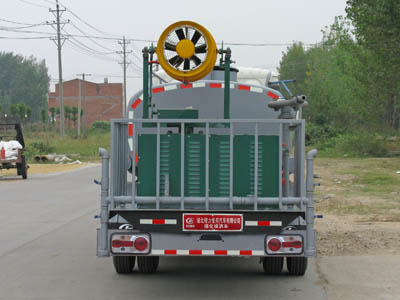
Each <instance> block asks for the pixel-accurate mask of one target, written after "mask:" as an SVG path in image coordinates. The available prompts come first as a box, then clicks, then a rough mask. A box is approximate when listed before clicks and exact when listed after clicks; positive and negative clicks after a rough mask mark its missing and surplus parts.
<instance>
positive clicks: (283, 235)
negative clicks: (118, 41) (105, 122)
mask: <svg viewBox="0 0 400 300" xmlns="http://www.w3.org/2000/svg"><path fill="white" fill-rule="evenodd" d="M211 52H212V53H214V52H215V57H214V56H213V54H212V53H211ZM154 54H157V60H154V59H153V55H154ZM217 54H219V55H220V63H219V65H217V66H215V60H216V55H217ZM231 63H232V61H231V51H230V49H229V48H227V49H223V48H221V49H218V50H217V49H216V45H215V42H214V43H213V39H212V36H211V35H210V34H209V33H208V31H207V30H206V29H205V28H204V27H202V26H200V25H199V24H196V23H193V22H189V21H184V22H178V23H175V24H172V25H171V26H170V27H168V28H167V29H166V30H165V31H164V33H163V34H162V35H161V37H160V40H159V42H158V44H157V48H156V49H154V48H153V47H150V48H145V49H144V50H143V70H144V71H143V90H141V91H139V92H138V93H136V94H135V95H134V96H133V97H132V98H131V99H130V101H129V104H128V111H127V113H126V117H125V118H123V119H118V120H112V124H111V153H110V154H109V153H108V152H107V151H106V150H104V149H100V151H99V152H100V155H101V157H102V179H101V191H102V192H101V213H100V223H101V226H100V228H99V229H98V231H97V255H98V256H100V257H108V256H112V257H113V261H114V267H115V270H116V271H117V272H118V273H130V272H132V271H133V268H134V266H135V263H136V260H137V264H138V268H139V271H141V272H143V273H154V272H156V270H157V268H158V265H159V259H160V257H164V256H226V257H228V256H240V257H250V256H256V257H259V258H260V261H262V263H263V268H264V272H265V273H267V274H278V273H280V272H281V271H282V268H283V262H284V259H286V263H287V268H288V271H289V273H290V274H293V275H304V273H305V271H306V268H307V258H308V257H312V256H315V253H316V235H315V231H314V228H313V223H314V201H313V190H314V180H313V161H314V157H315V155H316V150H312V151H310V152H309V153H308V154H307V157H306V154H305V122H304V120H302V118H301V110H302V107H303V106H305V105H306V104H307V102H306V98H305V97H304V96H299V97H291V98H290V99H286V98H284V97H283V95H282V94H281V92H280V91H279V90H278V89H273V88H271V86H276V85H277V84H279V83H277V82H275V83H271V82H268V80H267V82H266V84H265V85H252V84H248V83H241V82H238V81H237V72H238V70H237V69H234V68H231V66H230V65H231ZM154 64H161V66H162V67H163V68H164V70H165V71H166V72H167V73H168V74H169V75H170V76H171V77H172V78H175V79H177V80H178V81H173V82H166V83H162V84H159V85H156V86H152V80H151V78H153V75H154V74H152V73H153V65H154ZM210 66H211V67H210ZM280 84H281V85H282V86H283V87H286V85H285V82H280ZM306 161H307V163H306Z"/></svg>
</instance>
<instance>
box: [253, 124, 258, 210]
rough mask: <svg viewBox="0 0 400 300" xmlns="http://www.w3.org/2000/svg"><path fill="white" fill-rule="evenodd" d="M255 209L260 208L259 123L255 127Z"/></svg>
mask: <svg viewBox="0 0 400 300" xmlns="http://www.w3.org/2000/svg"><path fill="white" fill-rule="evenodd" d="M254 210H258V123H256V124H255V128H254Z"/></svg>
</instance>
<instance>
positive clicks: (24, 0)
mask: <svg viewBox="0 0 400 300" xmlns="http://www.w3.org/2000/svg"><path fill="white" fill-rule="evenodd" d="M19 1H21V2H23V3H26V4H30V5H33V6H37V7H43V8H49V7H48V6H44V5H41V4H37V3H34V2H30V1H28V0H19Z"/></svg>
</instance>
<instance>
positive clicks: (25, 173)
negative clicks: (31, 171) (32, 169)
mask: <svg viewBox="0 0 400 300" xmlns="http://www.w3.org/2000/svg"><path fill="white" fill-rule="evenodd" d="M20 173H21V174H20V175H22V178H23V179H27V178H28V166H27V165H26V158H25V156H24V155H22V162H21V168H20Z"/></svg>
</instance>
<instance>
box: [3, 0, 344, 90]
mask: <svg viewBox="0 0 400 300" xmlns="http://www.w3.org/2000/svg"><path fill="white" fill-rule="evenodd" d="M60 1H61V2H60V3H61V4H62V5H64V6H65V7H66V9H67V11H66V12H65V13H64V14H63V16H62V17H63V18H64V19H69V20H71V22H72V23H70V24H67V25H65V27H64V29H65V31H66V32H68V33H69V34H80V35H82V33H81V32H79V31H78V30H77V29H76V28H75V27H74V26H76V27H78V28H79V29H80V30H81V31H83V32H84V33H86V34H89V35H93V36H102V37H118V36H123V35H125V36H126V37H127V38H131V39H148V40H157V39H158V37H159V35H160V34H161V32H162V31H163V30H164V28H166V27H167V26H168V25H170V24H171V23H174V22H176V21H180V20H192V21H194V22H197V23H200V24H201V25H203V26H204V27H206V28H207V29H208V30H209V31H210V32H211V34H212V35H213V36H214V38H215V40H216V41H217V42H221V41H224V42H232V43H278V44H281V43H291V42H293V41H302V42H304V43H316V42H319V41H320V40H321V36H322V35H321V30H322V29H323V28H324V27H325V26H328V25H330V24H332V23H333V20H334V17H335V16H338V15H344V14H345V12H344V9H345V6H346V0H286V1H285V0H247V1H245V0H230V1H227V0H219V1H217V0H201V1H193V0H190V1H189V0H186V1H178V0H168V1H161V0H153V1H143V0H142V1H136V0H113V1H106V0H96V1H95V0H60ZM0 3H1V5H0V7H1V9H0V19H1V20H0V29H1V28H4V27H21V26H24V25H22V24H13V23H10V22H5V21H4V20H8V21H14V22H20V23H28V24H38V23H42V22H45V21H52V20H54V16H53V15H52V14H51V13H50V12H49V8H50V7H51V8H53V9H54V8H55V5H52V3H55V0H11V1H10V0H0ZM74 14H75V15H77V16H78V17H79V18H80V19H81V20H83V21H85V22H87V23H88V24H90V25H92V26H93V27H95V28H96V29H98V30H99V31H100V32H99V31H96V30H95V29H93V28H91V27H89V26H88V25H87V24H85V23H84V22H82V21H81V20H79V19H78V18H77V17H76V16H75V15H74ZM18 30H25V31H37V32H39V33H17V32H10V31H4V30H0V36H1V37H38V36H44V37H45V36H49V35H54V29H53V28H52V27H51V26H48V25H44V26H37V27H30V28H23V29H22V28H19V29H18ZM45 32H49V33H51V34H45ZM95 42H97V44H96V43H95ZM95 42H93V41H91V40H89V39H78V40H71V41H66V42H65V44H64V47H63V51H62V55H63V74H64V79H65V80H69V79H73V78H75V77H76V74H78V73H82V72H85V73H90V74H92V76H91V77H88V78H87V79H88V80H91V81H94V82H101V81H103V78H104V77H109V81H110V82H122V77H119V76H121V75H122V67H121V66H120V65H119V64H118V62H117V60H120V57H119V55H118V54H116V53H112V54H106V53H111V52H113V51H118V50H121V47H120V46H119V45H118V43H117V41H115V40H99V39H96V40H95ZM79 43H81V44H79ZM148 44H149V43H144V42H138V41H137V42H134V41H132V42H131V44H130V45H129V47H128V50H131V51H133V53H132V54H130V55H129V59H130V60H132V61H133V62H134V63H135V64H136V65H138V66H139V67H140V66H141V61H139V60H138V58H140V57H141V49H142V48H143V47H144V46H145V45H148ZM78 47H80V48H81V49H79V48H78ZM85 47H89V48H91V49H93V50H95V51H96V53H97V52H101V53H102V54H100V53H97V54H96V55H93V54H90V53H88V51H93V50H88V49H87V48H85ZM230 47H231V48H232V51H233V55H232V56H233V60H235V61H236V66H248V67H264V68H275V67H277V66H278V65H279V61H280V59H281V56H282V51H284V50H285V49H286V46H266V47H249V46H230ZM82 48H83V49H85V50H82ZM0 51H6V52H9V51H11V52H14V53H18V54H21V55H24V56H30V55H33V56H35V57H37V58H38V59H45V60H46V64H47V66H48V68H49V73H50V76H51V78H52V86H51V90H53V89H54V83H55V81H56V80H57V79H58V63H57V50H56V46H55V44H54V43H53V42H52V41H51V40H49V39H41V40H9V39H0ZM140 75H141V73H140V71H138V67H137V66H135V65H134V64H132V65H131V67H130V68H129V69H128V76H129V78H128V83H127V87H128V93H127V94H128V97H129V96H131V95H132V94H133V93H134V92H135V91H136V90H137V89H138V88H140V86H141V82H140V79H139V78H135V77H137V76H140ZM114 76H115V77H114Z"/></svg>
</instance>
